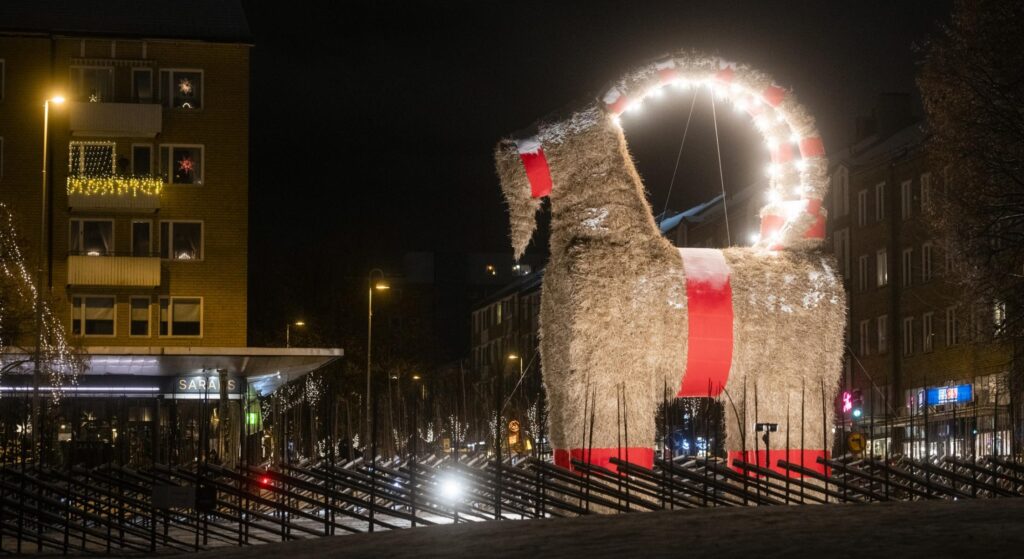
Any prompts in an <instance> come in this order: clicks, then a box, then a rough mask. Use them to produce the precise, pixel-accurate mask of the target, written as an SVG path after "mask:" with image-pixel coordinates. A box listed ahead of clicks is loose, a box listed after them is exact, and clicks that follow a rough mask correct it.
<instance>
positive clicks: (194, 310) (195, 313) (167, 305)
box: [160, 297, 203, 336]
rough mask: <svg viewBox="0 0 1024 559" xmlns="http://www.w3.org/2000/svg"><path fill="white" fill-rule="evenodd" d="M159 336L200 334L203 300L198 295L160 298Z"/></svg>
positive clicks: (201, 331)
mask: <svg viewBox="0 0 1024 559" xmlns="http://www.w3.org/2000/svg"><path fill="white" fill-rule="evenodd" d="M160 335H161V336H202V335H203V300H202V298H200V297H161V298H160Z"/></svg>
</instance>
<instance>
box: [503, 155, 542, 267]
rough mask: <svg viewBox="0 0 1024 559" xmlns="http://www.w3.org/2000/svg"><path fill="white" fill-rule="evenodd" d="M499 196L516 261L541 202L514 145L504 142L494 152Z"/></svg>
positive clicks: (525, 244)
mask: <svg viewBox="0 0 1024 559" xmlns="http://www.w3.org/2000/svg"><path fill="white" fill-rule="evenodd" d="M494 160H495V163H496V166H497V169H498V179H499V180H500V181H501V192H502V193H503V194H504V195H505V203H507V204H508V220H509V236H510V238H511V240H512V251H513V253H514V255H515V259H516V260H519V258H520V257H521V256H522V255H523V252H524V251H525V250H526V246H527V245H528V244H530V238H531V237H532V236H533V231H534V230H535V229H536V228H537V211H538V210H539V209H540V198H539V197H534V196H533V193H532V191H531V188H530V180H529V178H528V177H527V175H526V167H525V166H524V165H523V161H522V158H521V157H520V154H519V147H518V145H517V144H516V142H515V141H512V140H503V141H502V142H501V143H499V144H498V147H497V148H496V149H495V151H494Z"/></svg>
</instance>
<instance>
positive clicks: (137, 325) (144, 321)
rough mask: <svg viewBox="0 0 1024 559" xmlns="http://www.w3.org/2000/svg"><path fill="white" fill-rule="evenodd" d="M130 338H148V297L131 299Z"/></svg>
mask: <svg viewBox="0 0 1024 559" xmlns="http://www.w3.org/2000/svg"><path fill="white" fill-rule="evenodd" d="M130 314H131V331H130V332H129V334H130V335H132V336H149V297H132V298H131V311H130Z"/></svg>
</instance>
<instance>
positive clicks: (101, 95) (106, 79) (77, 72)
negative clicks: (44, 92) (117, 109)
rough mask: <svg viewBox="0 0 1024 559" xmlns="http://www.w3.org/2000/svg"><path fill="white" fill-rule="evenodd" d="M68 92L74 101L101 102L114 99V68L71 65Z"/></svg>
mask: <svg viewBox="0 0 1024 559" xmlns="http://www.w3.org/2000/svg"><path fill="white" fill-rule="evenodd" d="M69 83H70V93H71V98H72V99H73V100H75V101H88V102H90V103H102V102H104V101H113V100H114V68H112V67H110V66H72V67H71V81H70V82H69Z"/></svg>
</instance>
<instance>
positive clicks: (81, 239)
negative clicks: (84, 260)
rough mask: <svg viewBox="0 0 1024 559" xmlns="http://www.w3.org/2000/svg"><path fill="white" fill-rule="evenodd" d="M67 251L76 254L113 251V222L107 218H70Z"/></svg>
mask: <svg viewBox="0 0 1024 559" xmlns="http://www.w3.org/2000/svg"><path fill="white" fill-rule="evenodd" d="M69 223H70V225H71V232H70V237H69V238H68V252H69V253H70V254H73V255H77V256H109V255H112V254H113V253H114V222H113V221H112V220H109V219H72V220H70V221H69Z"/></svg>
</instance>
